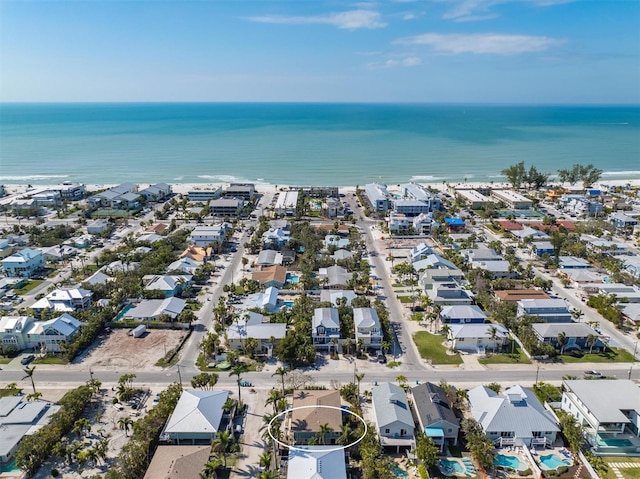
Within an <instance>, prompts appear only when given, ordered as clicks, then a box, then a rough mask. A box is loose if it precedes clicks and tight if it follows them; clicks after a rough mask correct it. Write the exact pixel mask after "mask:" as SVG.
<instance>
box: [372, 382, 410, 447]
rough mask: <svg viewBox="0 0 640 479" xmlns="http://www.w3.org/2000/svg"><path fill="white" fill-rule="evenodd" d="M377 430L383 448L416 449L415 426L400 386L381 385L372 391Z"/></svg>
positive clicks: (386, 383)
mask: <svg viewBox="0 0 640 479" xmlns="http://www.w3.org/2000/svg"><path fill="white" fill-rule="evenodd" d="M371 399H372V402H373V412H374V417H375V423H376V429H377V431H376V432H377V433H378V437H379V438H380V444H381V445H382V447H385V448H391V449H395V452H396V453H399V452H400V449H411V448H413V447H415V444H416V439H415V435H414V429H415V424H414V422H413V415H412V414H411V409H410V408H409V403H408V401H407V396H406V394H405V392H404V389H402V388H401V387H400V386H397V385H395V384H393V383H388V382H384V383H380V384H378V385H377V386H374V387H373V389H372V390H371Z"/></svg>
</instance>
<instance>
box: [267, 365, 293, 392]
mask: <svg viewBox="0 0 640 479" xmlns="http://www.w3.org/2000/svg"><path fill="white" fill-rule="evenodd" d="M287 374H289V370H288V369H287V368H284V367H282V366H278V368H277V369H276V371H275V372H274V373H273V374H272V375H271V377H273V376H280V381H282V396H283V397H284V396H285V394H286V391H285V388H284V377H285V376H286V375H287Z"/></svg>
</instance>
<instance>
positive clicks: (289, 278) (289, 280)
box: [286, 274, 300, 283]
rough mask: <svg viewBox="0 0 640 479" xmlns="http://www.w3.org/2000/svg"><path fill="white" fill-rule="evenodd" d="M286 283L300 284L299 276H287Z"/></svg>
mask: <svg viewBox="0 0 640 479" xmlns="http://www.w3.org/2000/svg"><path fill="white" fill-rule="evenodd" d="M286 281H287V283H299V282H300V276H298V275H297V274H287V280H286Z"/></svg>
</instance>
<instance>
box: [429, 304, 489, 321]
mask: <svg viewBox="0 0 640 479" xmlns="http://www.w3.org/2000/svg"><path fill="white" fill-rule="evenodd" d="M440 316H442V317H443V318H449V319H477V318H482V319H485V318H486V317H487V315H486V314H485V312H484V311H482V310H481V309H480V307H479V306H476V305H475V304H470V305H466V304H462V305H457V306H445V307H444V308H442V312H441V313H440Z"/></svg>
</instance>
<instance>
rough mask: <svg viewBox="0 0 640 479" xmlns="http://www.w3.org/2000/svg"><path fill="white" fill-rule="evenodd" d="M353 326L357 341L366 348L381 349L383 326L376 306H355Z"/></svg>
mask: <svg viewBox="0 0 640 479" xmlns="http://www.w3.org/2000/svg"><path fill="white" fill-rule="evenodd" d="M353 326H354V328H355V331H356V343H361V344H362V347H363V348H364V349H380V347H381V345H382V327H381V326H380V319H379V318H378V313H377V311H376V310H375V309H374V308H353Z"/></svg>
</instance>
